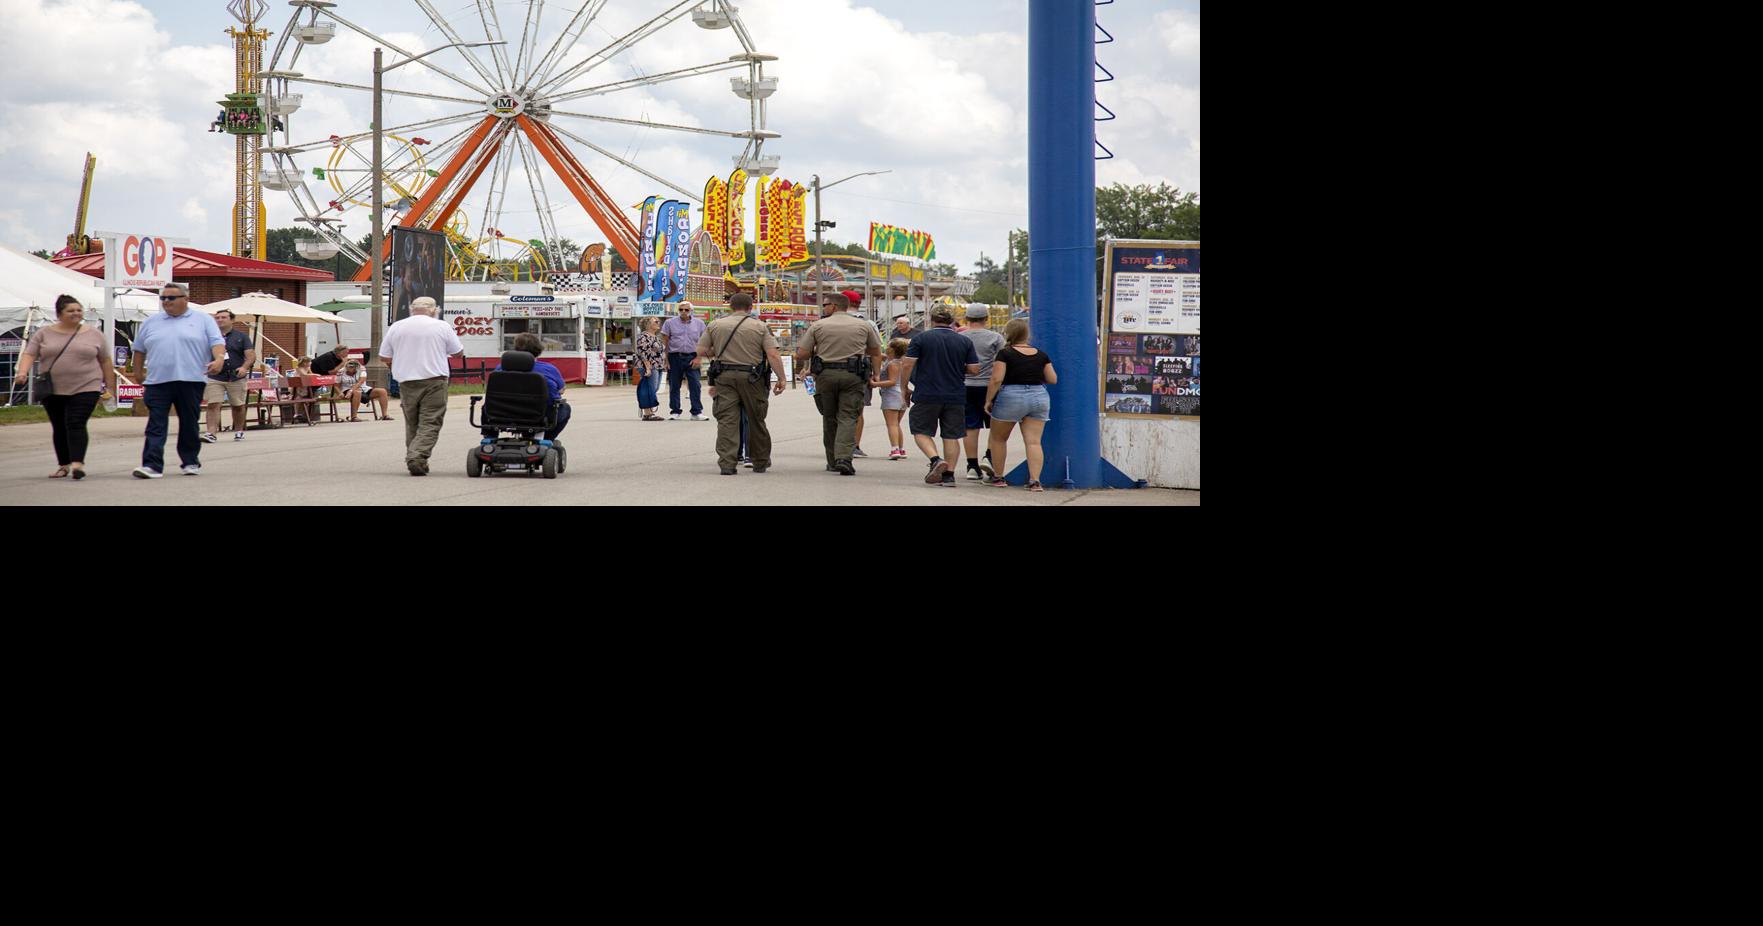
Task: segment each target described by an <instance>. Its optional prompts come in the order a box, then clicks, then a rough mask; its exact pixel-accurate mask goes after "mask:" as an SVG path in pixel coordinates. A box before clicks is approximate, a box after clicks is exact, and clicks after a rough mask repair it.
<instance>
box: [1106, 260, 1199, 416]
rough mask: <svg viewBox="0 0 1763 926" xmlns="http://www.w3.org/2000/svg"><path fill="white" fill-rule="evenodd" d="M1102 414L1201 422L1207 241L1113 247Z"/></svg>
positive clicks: (1109, 262)
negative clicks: (1203, 274) (1202, 302)
mask: <svg viewBox="0 0 1763 926" xmlns="http://www.w3.org/2000/svg"><path fill="white" fill-rule="evenodd" d="M1103 266H1104V267H1105V268H1106V270H1107V273H1106V275H1105V276H1104V278H1103V292H1104V293H1105V294H1106V297H1107V307H1106V317H1107V324H1108V331H1107V335H1106V336H1105V337H1104V338H1103V345H1102V351H1103V353H1102V390H1101V391H1102V412H1103V414H1105V415H1108V416H1110V417H1125V418H1193V419H1198V418H1199V417H1200V242H1198V241H1110V242H1108V249H1107V252H1106V254H1105V255H1104V264H1103Z"/></svg>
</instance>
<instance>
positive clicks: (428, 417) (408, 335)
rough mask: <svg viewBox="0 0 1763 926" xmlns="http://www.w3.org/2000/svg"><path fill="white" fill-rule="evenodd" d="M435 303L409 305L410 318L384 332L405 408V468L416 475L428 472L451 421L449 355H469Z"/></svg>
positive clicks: (384, 355) (385, 353)
mask: <svg viewBox="0 0 1763 926" xmlns="http://www.w3.org/2000/svg"><path fill="white" fill-rule="evenodd" d="M436 312H437V309H436V307H435V300H433V299H430V298H429V297H427V296H424V297H423V298H421V299H418V300H416V301H415V302H412V303H411V304H410V317H409V318H406V319H404V320H403V321H400V322H398V323H397V324H395V325H393V326H392V327H391V328H389V329H387V331H386V340H385V343H383V344H381V345H380V359H381V360H383V361H385V362H386V363H387V364H389V365H390V366H391V368H392V378H393V379H395V380H397V381H398V387H399V398H400V401H401V402H402V403H403V406H404V466H405V468H407V469H409V470H410V475H412V476H427V475H428V474H429V456H430V455H431V454H433V453H434V450H435V442H436V441H438V440H440V438H441V424H442V423H443V422H445V421H446V420H447V382H448V376H449V374H450V373H451V371H452V363H451V362H449V360H448V358H450V357H463V356H465V345H463V344H461V343H459V335H457V334H455V333H454V332H453V326H452V325H449V324H447V323H446V322H444V321H442V320H440V319H439V318H436V317H435V316H436Z"/></svg>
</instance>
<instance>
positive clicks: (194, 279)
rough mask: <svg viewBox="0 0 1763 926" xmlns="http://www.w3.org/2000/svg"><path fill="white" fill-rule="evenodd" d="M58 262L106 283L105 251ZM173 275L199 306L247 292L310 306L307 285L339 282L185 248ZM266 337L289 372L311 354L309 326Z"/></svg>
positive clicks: (273, 329) (176, 251)
mask: <svg viewBox="0 0 1763 926" xmlns="http://www.w3.org/2000/svg"><path fill="white" fill-rule="evenodd" d="M54 262H55V263H56V264H58V265H60V266H62V267H66V268H67V269H69V270H74V271H78V272H80V273H84V274H86V275H88V276H92V277H97V278H98V279H103V278H104V254H103V253H102V252H99V253H93V254H80V255H75V256H72V257H58V258H55V261H54ZM172 276H173V278H174V279H176V280H177V281H178V282H179V283H182V284H184V285H186V286H188V287H189V288H190V301H191V302H194V303H196V304H198V305H208V304H209V303H213V302H224V301H226V300H228V299H237V298H238V297H240V296H243V295H245V294H246V293H269V294H270V295H272V296H274V297H276V298H277V299H286V300H287V301H289V302H296V303H299V304H300V305H305V304H306V284H308V283H329V282H331V281H332V280H335V279H336V277H335V276H334V275H332V274H331V273H330V272H329V271H327V270H311V269H308V268H306V267H294V266H291V265H289V264H272V263H269V262H268V261H261V260H252V259H251V258H248V257H232V256H229V255H226V254H216V253H214V252H213V251H198V250H196V249H195V248H181V247H180V248H173V249H172ZM263 336H264V337H265V338H266V339H268V340H269V341H271V342H273V345H274V347H272V348H270V349H269V350H266V351H265V353H269V352H271V351H273V352H274V353H276V354H278V355H280V356H282V358H283V360H282V363H283V364H284V367H283V368H284V369H292V368H293V365H294V361H295V360H296V359H298V355H299V354H300V353H301V352H302V351H304V350H306V326H305V325H295V324H288V323H283V322H269V323H267V324H265V325H264V326H263Z"/></svg>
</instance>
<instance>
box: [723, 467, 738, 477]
mask: <svg viewBox="0 0 1763 926" xmlns="http://www.w3.org/2000/svg"><path fill="white" fill-rule="evenodd" d="M721 469H722V474H723V475H724V476H733V475H735V474H737V473H739V472H740V470H738V469H729V468H727V467H721Z"/></svg>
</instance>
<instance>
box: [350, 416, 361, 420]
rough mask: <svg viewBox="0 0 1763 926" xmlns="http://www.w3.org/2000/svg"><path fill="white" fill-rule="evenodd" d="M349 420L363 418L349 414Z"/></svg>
mask: <svg viewBox="0 0 1763 926" xmlns="http://www.w3.org/2000/svg"><path fill="white" fill-rule="evenodd" d="M349 420H350V421H360V420H361V418H360V417H359V416H356V415H350V416H349Z"/></svg>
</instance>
